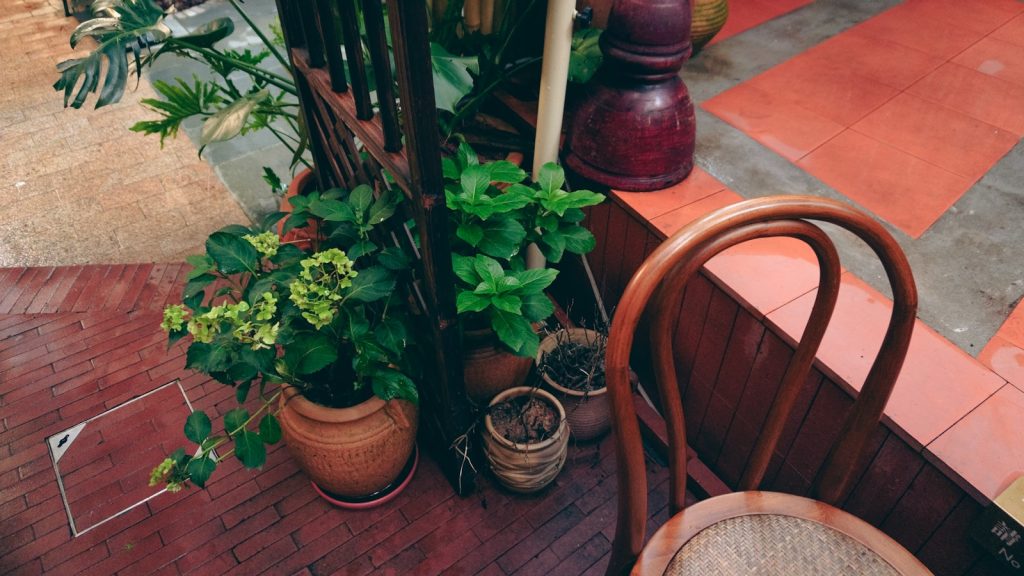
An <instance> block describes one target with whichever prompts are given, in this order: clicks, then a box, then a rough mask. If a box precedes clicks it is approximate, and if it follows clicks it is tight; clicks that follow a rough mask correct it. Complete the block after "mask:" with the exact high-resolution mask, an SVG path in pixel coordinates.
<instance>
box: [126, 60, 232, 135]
mask: <svg viewBox="0 0 1024 576" xmlns="http://www.w3.org/2000/svg"><path fill="white" fill-rule="evenodd" d="M175 81H176V84H170V83H167V82H164V81H163V80H157V81H156V82H153V89H154V90H156V92H157V93H158V94H159V95H160V96H162V99H161V98H144V99H143V100H142V105H143V106H145V107H147V108H149V109H150V110H152V111H154V112H156V113H158V114H160V116H162V118H160V119H159V120H143V121H141V122H136V123H135V125H134V126H132V128H131V129H132V131H133V132H142V133H143V134H159V135H160V145H161V146H163V143H164V139H165V138H167V137H171V138H174V137H175V136H177V135H178V129H180V128H181V123H182V122H184V121H185V120H187V119H188V118H191V117H193V116H201V115H205V114H209V113H210V112H211V110H212V109H213V107H214V106H215V105H217V104H219V103H221V102H222V100H221V98H220V95H219V94H218V92H219V91H220V89H219V88H218V87H217V85H216V84H211V83H209V82H203V81H202V80H200V79H199V78H198V77H195V76H193V84H192V85H191V86H190V85H189V84H188V83H187V82H185V81H184V80H182V79H181V78H176V79H175Z"/></svg>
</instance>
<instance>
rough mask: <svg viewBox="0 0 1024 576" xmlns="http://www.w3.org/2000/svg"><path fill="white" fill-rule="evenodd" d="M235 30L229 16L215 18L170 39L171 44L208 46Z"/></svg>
mask: <svg viewBox="0 0 1024 576" xmlns="http://www.w3.org/2000/svg"><path fill="white" fill-rule="evenodd" d="M234 31H235V23H234V22H233V21H232V20H231V18H227V17H222V18H215V19H213V20H211V21H209V22H207V23H206V24H203V25H202V26H199V27H197V28H196V29H195V30H193V31H192V33H190V34H188V35H185V36H176V37H174V38H172V39H171V40H170V41H171V42H172V43H173V44H184V45H186V46H190V47H191V46H195V47H198V48H209V47H210V46H213V45H214V44H215V43H217V42H219V41H221V40H223V39H224V38H227V37H228V36H230V35H231V33H232V32H234Z"/></svg>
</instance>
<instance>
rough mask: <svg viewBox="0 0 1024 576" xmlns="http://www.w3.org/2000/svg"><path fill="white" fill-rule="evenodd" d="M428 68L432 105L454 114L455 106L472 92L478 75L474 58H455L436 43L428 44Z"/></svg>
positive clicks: (476, 62) (477, 65)
mask: <svg viewBox="0 0 1024 576" xmlns="http://www.w3.org/2000/svg"><path fill="white" fill-rule="evenodd" d="M430 67H431V68H432V69H433V72H434V103H435V105H436V106H437V108H438V109H439V110H445V111H447V112H452V113H454V112H455V105H456V104H458V103H459V101H460V100H462V99H463V98H464V97H465V96H466V94H469V92H470V91H471V90H473V76H472V74H470V72H471V71H472V72H473V74H478V73H479V63H478V61H477V58H476V57H475V56H455V55H453V54H451V53H449V52H448V51H447V50H445V49H444V48H443V47H442V46H441V45H440V44H437V43H436V42H431V43H430Z"/></svg>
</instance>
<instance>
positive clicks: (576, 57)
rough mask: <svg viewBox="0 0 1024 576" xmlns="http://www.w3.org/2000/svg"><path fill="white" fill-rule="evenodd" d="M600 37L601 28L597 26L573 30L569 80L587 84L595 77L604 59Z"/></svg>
mask: <svg viewBox="0 0 1024 576" xmlns="http://www.w3.org/2000/svg"><path fill="white" fill-rule="evenodd" d="M600 39H601V30H600V29H597V28H583V29H580V30H577V31H575V32H573V35H572V47H571V48H570V52H569V82H575V83H577V84H586V83H587V82H590V79H591V78H593V77H594V74H595V73H596V72H597V69H598V68H600V67H601V62H602V61H603V60H604V54H602V53H601V46H600V44H599V42H598V41H599V40H600Z"/></svg>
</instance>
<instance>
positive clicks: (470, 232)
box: [455, 222, 484, 247]
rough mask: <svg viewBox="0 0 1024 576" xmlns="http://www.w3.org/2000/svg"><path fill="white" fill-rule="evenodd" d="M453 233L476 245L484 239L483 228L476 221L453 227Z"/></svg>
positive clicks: (471, 244) (467, 242)
mask: <svg viewBox="0 0 1024 576" xmlns="http://www.w3.org/2000/svg"><path fill="white" fill-rule="evenodd" d="M455 235H456V236H458V237H459V238H460V239H462V240H463V241H464V242H465V243H466V244H469V245H470V246H473V247H476V245H477V244H479V243H480V241H481V240H483V239H484V229H483V228H481V227H480V225H479V224H477V223H476V222H465V223H462V224H459V227H458V228H456V229H455Z"/></svg>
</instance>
